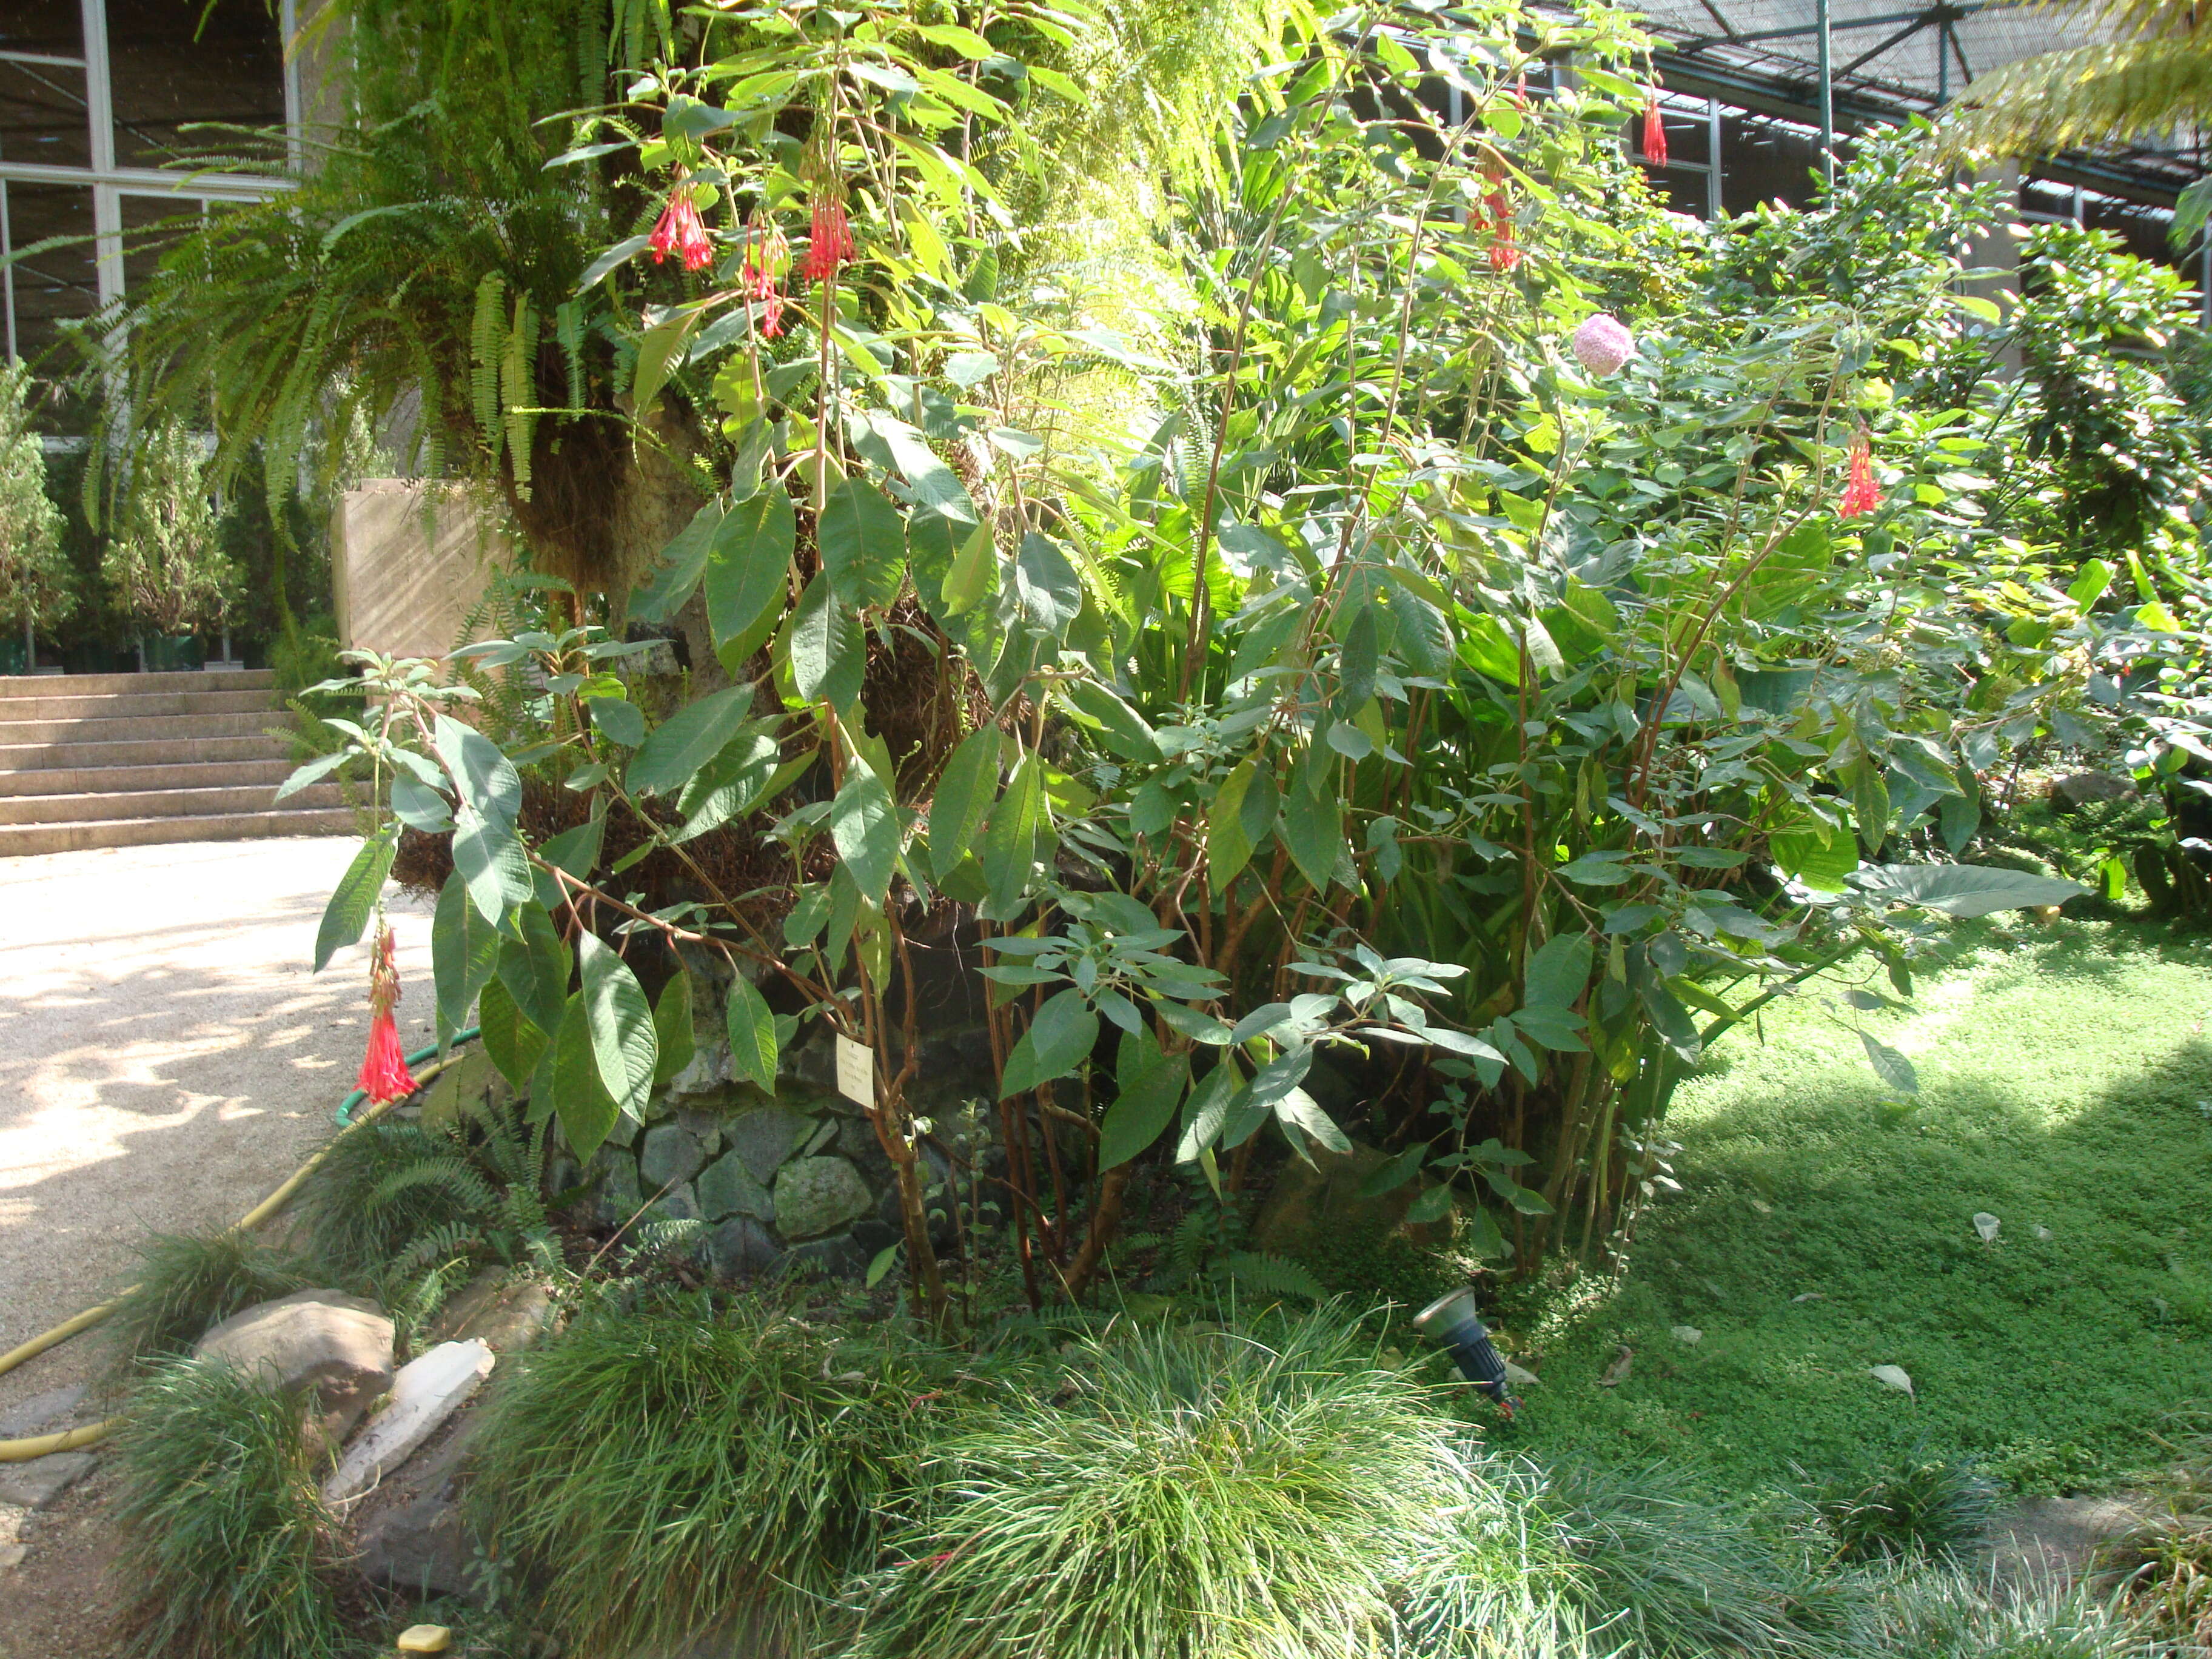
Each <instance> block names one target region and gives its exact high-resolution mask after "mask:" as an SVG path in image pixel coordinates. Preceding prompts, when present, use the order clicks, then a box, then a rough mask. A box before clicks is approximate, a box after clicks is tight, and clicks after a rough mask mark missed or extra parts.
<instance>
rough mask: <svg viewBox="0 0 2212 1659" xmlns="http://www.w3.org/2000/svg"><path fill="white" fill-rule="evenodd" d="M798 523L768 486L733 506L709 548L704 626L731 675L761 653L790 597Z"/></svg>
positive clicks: (784, 497)
mask: <svg viewBox="0 0 2212 1659" xmlns="http://www.w3.org/2000/svg"><path fill="white" fill-rule="evenodd" d="M797 542H798V520H797V516H796V514H795V513H794V511H793V507H792V504H791V496H790V495H789V493H788V492H787V491H786V490H785V489H784V488H783V486H782V485H781V484H780V483H773V482H771V483H769V486H768V487H767V488H766V489H763V490H762V491H761V492H760V493H759V494H757V495H750V496H748V497H746V498H745V499H744V501H739V502H738V503H737V504H736V505H735V506H734V507H732V508H731V509H730V511H729V513H728V514H727V515H726V517H725V518H724V519H723V520H722V521H721V523H720V526H717V528H716V529H715V532H714V540H713V541H712V542H711V543H709V544H708V548H707V626H708V629H709V630H711V631H712V633H713V634H714V654H715V655H716V656H717V657H719V658H720V659H721V662H722V665H723V666H724V667H725V668H726V669H728V670H729V671H731V672H732V674H735V673H737V672H738V671H739V670H740V669H741V668H742V667H743V665H744V661H745V659H746V658H748V657H750V656H751V655H752V653H754V652H755V651H757V650H758V649H759V648H760V643H761V641H763V640H764V639H766V638H767V637H768V636H769V630H770V629H772V628H774V627H775V618H776V617H777V616H778V615H780V614H781V611H782V610H783V606H784V604H785V602H786V600H787V599H788V597H789V595H790V592H791V555H792V550H793V547H794V546H795V545H796V544H797Z"/></svg>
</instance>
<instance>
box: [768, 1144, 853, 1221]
mask: <svg viewBox="0 0 2212 1659" xmlns="http://www.w3.org/2000/svg"><path fill="white" fill-rule="evenodd" d="M875 1207H876V1200H875V1195H874V1194H872V1193H870V1192H869V1191H868V1183H867V1182H865V1181H863V1180H861V1179H860V1171H859V1170H856V1169H854V1167H853V1166H852V1165H851V1164H848V1163H847V1162H846V1161H845V1160H844V1159H843V1158H799V1160H797V1161H796V1162H795V1163H791V1164H785V1165H784V1166H783V1168H782V1169H781V1170H778V1171H777V1172H776V1177H775V1226H776V1231H778V1232H780V1233H781V1234H782V1235H783V1236H784V1237H786V1238H789V1239H806V1238H819V1237H822V1236H823V1234H825V1233H834V1232H836V1231H839V1230H841V1229H842V1228H844V1227H847V1226H849V1225H852V1224H853V1223H854V1222H855V1221H858V1220H859V1219H860V1218H861V1217H862V1216H865V1215H866V1214H867V1213H868V1212H870V1211H871V1210H872V1209H874V1208H875Z"/></svg>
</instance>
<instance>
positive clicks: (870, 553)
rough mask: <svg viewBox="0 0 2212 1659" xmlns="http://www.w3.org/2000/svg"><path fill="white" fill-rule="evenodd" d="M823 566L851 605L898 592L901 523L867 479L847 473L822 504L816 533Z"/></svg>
mask: <svg viewBox="0 0 2212 1659" xmlns="http://www.w3.org/2000/svg"><path fill="white" fill-rule="evenodd" d="M816 535H817V541H818V544H819V545H820V547H821V550H822V568H823V570H825V571H826V572H828V573H829V585H830V586H831V588H832V589H833V590H835V592H836V595H837V597H838V599H841V600H842V601H843V602H844V603H845V604H847V605H852V606H854V607H855V608H858V607H861V606H865V605H889V604H890V602H891V601H892V600H893V599H896V598H897V597H898V590H899V580H900V578H901V577H902V576H903V575H904V574H905V573H906V522H905V520H902V518H901V517H900V516H899V510H898V508H896V507H893V506H892V505H891V503H890V499H889V498H888V497H887V496H885V495H884V492H883V491H882V490H880V489H877V488H876V487H875V485H873V484H872V483H869V482H868V481H867V480H866V478H848V479H846V480H845V481H844V482H843V483H841V484H839V485H837V487H836V489H832V490H831V491H830V492H829V499H828V500H827V501H824V502H823V504H822V522H821V525H820V526H819V528H818V529H817V532H816Z"/></svg>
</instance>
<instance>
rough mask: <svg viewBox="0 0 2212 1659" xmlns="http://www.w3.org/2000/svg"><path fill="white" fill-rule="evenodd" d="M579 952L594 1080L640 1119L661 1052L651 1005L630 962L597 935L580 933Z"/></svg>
mask: <svg viewBox="0 0 2212 1659" xmlns="http://www.w3.org/2000/svg"><path fill="white" fill-rule="evenodd" d="M578 950H579V951H580V954H581V959H582V963H583V969H584V989H583V993H582V995H583V1002H584V1013H585V1017H586V1024H587V1026H588V1029H589V1030H590V1032H591V1039H592V1060H593V1061H594V1062H595V1063H596V1064H597V1066H598V1067H599V1080H600V1082H602V1083H604V1084H605V1085H606V1090H607V1092H608V1094H610V1095H611V1096H612V1097H614V1100H615V1103H616V1104H617V1105H618V1106H620V1107H621V1108H622V1109H623V1110H625V1111H627V1112H629V1114H630V1115H631V1116H633V1117H643V1116H644V1115H645V1106H646V1101H647V1097H649V1096H650V1095H651V1094H652V1092H653V1067H654V1066H655V1064H656V1063H657V1062H658V1060H659V1054H660V1045H659V1040H658V1039H657V1038H656V1037H655V1036H654V1035H653V1008H652V1006H651V1005H650V1004H648V1003H647V1001H646V1000H645V991H644V988H643V987H641V986H640V985H639V984H638V982H637V976H636V975H634V974H632V973H631V972H630V970H629V963H626V962H624V961H623V959H622V958H621V957H618V956H617V955H616V954H615V953H614V951H611V949H609V948H608V947H607V945H605V943H604V942H602V941H601V940H600V939H599V936H598V935H597V934H595V933H584V934H582V935H580V937H579V939H578Z"/></svg>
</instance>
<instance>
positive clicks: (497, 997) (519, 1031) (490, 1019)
mask: <svg viewBox="0 0 2212 1659" xmlns="http://www.w3.org/2000/svg"><path fill="white" fill-rule="evenodd" d="M477 1028H478V1030H480V1031H481V1032H482V1033H483V1046H484V1052H485V1053H486V1054H489V1055H490V1056H491V1063H492V1064H493V1065H495V1066H497V1067H499V1074H500V1075H501V1077H503V1078H505V1079H507V1081H508V1082H509V1083H510V1084H512V1085H513V1086H514V1087H515V1088H517V1089H526V1088H528V1087H529V1086H530V1078H531V1074H532V1073H533V1072H535V1071H536V1070H537V1069H538V1061H539V1060H543V1059H544V1057H545V1045H546V1042H547V1038H546V1036H545V1033H544V1032H543V1031H541V1030H538V1027H537V1026H535V1025H533V1024H531V1023H530V1021H529V1020H528V1019H526V1018H524V1016H523V1012H522V1010H520V1008H518V1007H516V1006H514V999H513V997H512V996H511V995H509V994H508V993H507V987H506V986H505V985H504V984H502V983H501V981H499V980H497V979H493V980H490V981H488V982H487V983H486V984H485V986H484V987H483V992H482V993H481V994H479V995H478V996H477Z"/></svg>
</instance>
